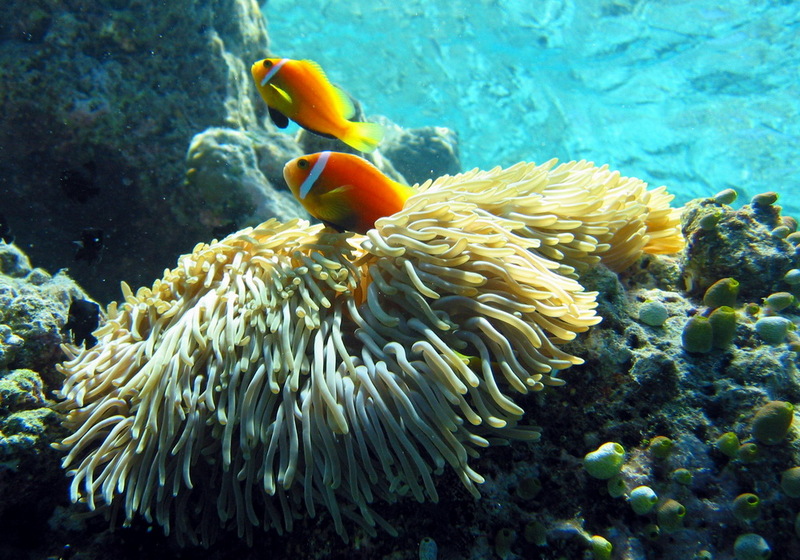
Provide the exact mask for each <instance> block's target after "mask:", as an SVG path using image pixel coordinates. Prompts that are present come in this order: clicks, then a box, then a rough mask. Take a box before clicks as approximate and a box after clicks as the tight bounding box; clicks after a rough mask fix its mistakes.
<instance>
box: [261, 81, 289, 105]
mask: <svg viewBox="0 0 800 560" xmlns="http://www.w3.org/2000/svg"><path fill="white" fill-rule="evenodd" d="M267 87H268V88H269V89H270V90H272V92H273V93H274V94H275V95H277V96H278V97H280V98H281V99H282V100H283V101H284V102H285V103H286V104H287V105H291V104H292V103H294V102H293V101H292V96H291V95H289V93H288V92H287V91H286V90H285V89H281V88H279V87H278V86H276V85H275V84H267Z"/></svg>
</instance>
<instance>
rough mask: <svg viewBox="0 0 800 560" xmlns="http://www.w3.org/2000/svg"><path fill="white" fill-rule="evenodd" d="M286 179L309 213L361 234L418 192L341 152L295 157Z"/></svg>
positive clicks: (356, 157)
mask: <svg viewBox="0 0 800 560" xmlns="http://www.w3.org/2000/svg"><path fill="white" fill-rule="evenodd" d="M283 177H284V179H286V184H287V185H289V188H290V189H291V191H292V194H294V196H295V198H297V200H299V201H300V203H301V204H302V205H303V206H304V207H305V209H306V210H308V213H309V214H311V215H312V216H314V217H315V218H317V219H319V220H321V221H322V222H324V223H325V224H327V225H329V226H331V227H333V228H335V229H338V230H339V231H343V230H347V231H355V232H357V233H362V234H363V233H366V232H367V230H369V229H372V228H373V227H374V226H375V220H377V219H378V218H381V217H383V216H390V215H392V214H394V213H395V212H398V211H400V210H402V208H403V205H404V204H405V202H406V200H408V198H409V197H410V196H411V195H412V194H414V192H415V191H414V189H413V188H411V187H407V186H406V185H403V184H400V183H398V182H397V181H392V180H391V179H389V177H387V176H386V175H384V174H383V173H381V172H380V171H379V170H378V168H377V167H375V166H374V165H372V164H371V163H370V162H368V161H367V160H365V159H363V158H360V157H358V156H354V155H352V154H344V153H340V152H319V153H316V154H309V155H306V156H301V157H298V158H295V159H293V160H291V161H290V162H289V163H287V164H286V165H285V166H284V168H283Z"/></svg>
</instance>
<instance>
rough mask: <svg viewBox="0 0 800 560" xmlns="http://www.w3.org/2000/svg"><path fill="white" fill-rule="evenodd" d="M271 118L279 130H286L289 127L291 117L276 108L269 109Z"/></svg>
mask: <svg viewBox="0 0 800 560" xmlns="http://www.w3.org/2000/svg"><path fill="white" fill-rule="evenodd" d="M269 118H270V119H272V122H273V123H275V126H277V127H278V128H286V127H287V126H289V117H287V116H286V115H284V114H283V113H281V112H280V111H278V110H277V109H275V108H274V107H269Z"/></svg>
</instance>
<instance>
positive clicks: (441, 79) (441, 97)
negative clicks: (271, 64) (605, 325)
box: [263, 0, 800, 215]
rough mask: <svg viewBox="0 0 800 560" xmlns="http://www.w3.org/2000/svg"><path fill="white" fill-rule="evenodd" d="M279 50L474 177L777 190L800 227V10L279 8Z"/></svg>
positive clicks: (625, 0) (589, 5)
mask: <svg viewBox="0 0 800 560" xmlns="http://www.w3.org/2000/svg"><path fill="white" fill-rule="evenodd" d="M263 9H264V12H265V15H266V17H267V23H268V27H269V32H270V38H271V41H272V42H271V45H270V49H271V51H272V52H273V53H274V54H276V55H279V56H287V57H291V58H310V59H313V60H316V61H317V62H319V63H320V64H321V65H322V66H323V68H325V70H326V72H328V74H329V75H330V76H331V78H332V80H333V81H335V82H336V83H339V84H341V85H342V86H343V87H345V89H347V90H348V91H350V92H351V93H352V94H353V95H354V96H356V97H357V98H358V99H360V100H361V101H362V103H363V104H364V105H365V108H366V110H367V113H368V114H383V115H386V116H387V117H389V118H390V119H392V120H393V121H395V122H397V123H398V124H400V125H402V126H404V127H418V126H428V125H437V126H447V127H451V128H453V129H455V130H456V131H457V132H458V133H459V136H460V140H461V158H462V164H463V167H464V169H470V168H472V167H481V168H491V167H494V166H496V165H503V166H507V165H510V164H513V163H516V162H517V161H522V160H525V161H540V162H541V161H546V160H548V159H550V158H553V157H557V158H559V159H561V160H572V159H588V160H591V161H594V162H596V163H598V164H602V163H607V164H609V165H610V166H611V167H612V168H615V169H618V170H620V171H621V172H622V173H623V174H624V175H634V176H637V177H640V178H641V179H644V180H645V181H647V182H649V183H650V184H651V185H654V186H656V185H661V184H664V185H667V186H668V187H669V190H670V191H671V192H672V193H674V194H675V195H676V203H683V202H686V201H687V200H689V199H691V198H695V197H699V196H709V195H713V194H714V193H716V192H718V191H720V190H722V189H724V188H729V187H733V188H736V189H737V190H738V191H739V195H740V198H739V201H740V202H746V201H748V200H749V199H750V197H751V196H752V195H753V194H756V193H759V192H764V191H768V190H775V191H778V192H779V193H781V199H780V202H779V203H780V204H782V205H783V206H784V208H785V209H786V211H787V212H789V213H794V214H795V215H798V214H800V201H797V200H796V198H797V196H796V195H798V194H800V168H798V165H797V162H798V160H800V157H798V156H800V10H798V4H797V2H793V1H790V0H784V1H766V0H730V1H728V2H712V1H710V0H638V1H637V0H581V1H578V0H544V1H537V2H530V1H522V0H520V1H514V0H449V1H424V0H407V1H404V2H395V1H394V0H353V1H338V0H327V1H319V0H270V1H269V2H268V3H267V4H265V5H264V6H263Z"/></svg>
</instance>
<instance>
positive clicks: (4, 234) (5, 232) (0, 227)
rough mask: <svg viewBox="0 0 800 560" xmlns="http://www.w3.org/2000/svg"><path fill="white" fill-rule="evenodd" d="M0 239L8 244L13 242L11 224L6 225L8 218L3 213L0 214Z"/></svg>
mask: <svg viewBox="0 0 800 560" xmlns="http://www.w3.org/2000/svg"><path fill="white" fill-rule="evenodd" d="M0 239H2V240H3V241H4V242H5V243H8V244H9V245H11V244H12V243H14V236H13V235H12V234H11V226H9V225H8V220H6V217H5V216H4V215H3V214H0Z"/></svg>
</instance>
